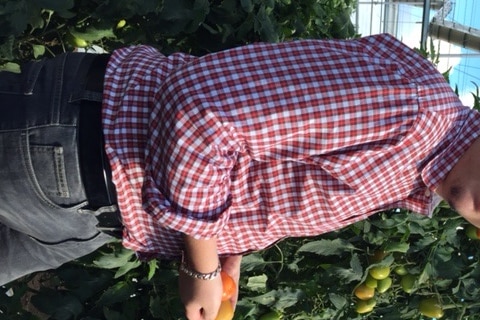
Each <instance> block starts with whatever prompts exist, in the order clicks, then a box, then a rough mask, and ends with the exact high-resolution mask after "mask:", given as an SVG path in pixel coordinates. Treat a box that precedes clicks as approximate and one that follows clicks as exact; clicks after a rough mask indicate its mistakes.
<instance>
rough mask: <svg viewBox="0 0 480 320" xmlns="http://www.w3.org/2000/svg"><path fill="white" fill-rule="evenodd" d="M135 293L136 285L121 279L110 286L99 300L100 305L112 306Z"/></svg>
mask: <svg viewBox="0 0 480 320" xmlns="http://www.w3.org/2000/svg"><path fill="white" fill-rule="evenodd" d="M134 293H135V287H134V286H133V285H132V284H131V283H129V282H126V281H120V282H117V283H115V284H114V285H113V286H111V287H110V288H108V289H107V290H106V291H105V292H104V293H103V294H102V296H101V297H100V299H99V300H98V302H97V305H98V306H110V305H112V304H114V303H117V302H122V301H125V300H127V299H129V298H130V296H131V295H132V294H134Z"/></svg>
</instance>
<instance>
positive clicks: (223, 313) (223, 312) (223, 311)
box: [215, 300, 233, 320]
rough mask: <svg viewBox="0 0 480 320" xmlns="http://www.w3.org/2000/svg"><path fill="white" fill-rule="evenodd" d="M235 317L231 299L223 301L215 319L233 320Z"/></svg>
mask: <svg viewBox="0 0 480 320" xmlns="http://www.w3.org/2000/svg"><path fill="white" fill-rule="evenodd" d="M232 319H233V306H232V304H231V303H230V301H228V300H226V301H222V304H221V305H220V309H218V314H217V317H216V318H215V320H232Z"/></svg>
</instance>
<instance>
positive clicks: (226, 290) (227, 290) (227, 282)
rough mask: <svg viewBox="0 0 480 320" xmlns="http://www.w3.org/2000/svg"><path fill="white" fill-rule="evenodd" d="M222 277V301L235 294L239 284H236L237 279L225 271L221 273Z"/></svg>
mask: <svg viewBox="0 0 480 320" xmlns="http://www.w3.org/2000/svg"><path fill="white" fill-rule="evenodd" d="M220 277H222V285H223V293H222V301H226V300H229V299H231V298H232V297H233V296H234V295H235V292H236V290H237V285H236V284H235V281H233V279H232V277H230V276H229V275H228V274H227V273H226V272H225V271H222V272H221V273H220Z"/></svg>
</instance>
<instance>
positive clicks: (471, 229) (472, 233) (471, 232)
mask: <svg viewBox="0 0 480 320" xmlns="http://www.w3.org/2000/svg"><path fill="white" fill-rule="evenodd" d="M465 234H466V235H467V237H468V238H470V239H472V240H478V239H480V229H478V228H477V227H475V226H474V225H471V224H469V225H468V226H467V228H466V229H465Z"/></svg>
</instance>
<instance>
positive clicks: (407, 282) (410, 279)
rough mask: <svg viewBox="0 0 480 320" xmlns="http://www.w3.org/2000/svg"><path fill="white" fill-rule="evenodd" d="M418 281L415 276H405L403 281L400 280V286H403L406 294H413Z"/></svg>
mask: <svg viewBox="0 0 480 320" xmlns="http://www.w3.org/2000/svg"><path fill="white" fill-rule="evenodd" d="M416 280H417V277H415V276H414V275H413V274H406V275H404V276H403V277H402V279H400V285H401V286H402V289H403V291H405V292H406V293H412V292H413V287H414V286H415V281H416Z"/></svg>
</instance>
